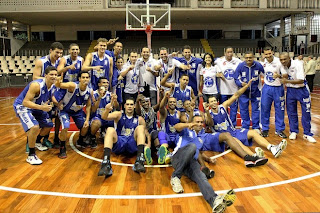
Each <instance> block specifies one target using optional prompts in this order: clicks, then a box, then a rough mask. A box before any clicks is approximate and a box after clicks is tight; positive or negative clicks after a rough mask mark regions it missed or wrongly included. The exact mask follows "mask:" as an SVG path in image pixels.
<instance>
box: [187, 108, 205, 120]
mask: <svg viewBox="0 0 320 213" xmlns="http://www.w3.org/2000/svg"><path fill="white" fill-rule="evenodd" d="M185 115H186V118H187V121H188V120H189V118H190V115H189V114H188V113H187V112H186V113H185ZM194 116H201V112H200V110H199V109H194V110H193V117H194Z"/></svg>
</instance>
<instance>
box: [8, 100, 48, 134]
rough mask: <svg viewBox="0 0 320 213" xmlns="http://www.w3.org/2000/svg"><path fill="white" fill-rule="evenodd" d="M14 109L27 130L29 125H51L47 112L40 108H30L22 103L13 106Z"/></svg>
mask: <svg viewBox="0 0 320 213" xmlns="http://www.w3.org/2000/svg"><path fill="white" fill-rule="evenodd" d="M14 111H15V112H16V115H17V117H18V118H19V119H20V122H21V123H22V127H23V129H24V131H25V132H27V131H28V130H29V129H30V128H31V127H33V126H36V125H39V127H40V128H44V127H51V128H52V127H53V123H52V121H51V119H50V117H49V114H48V113H47V112H45V111H41V110H32V109H30V108H27V107H25V106H23V105H20V104H19V105H17V106H14Z"/></svg>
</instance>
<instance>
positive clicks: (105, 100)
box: [93, 91, 111, 119]
mask: <svg viewBox="0 0 320 213" xmlns="http://www.w3.org/2000/svg"><path fill="white" fill-rule="evenodd" d="M93 97H94V98H95V100H97V99H98V98H99V92H98V91H94V92H93ZM110 102H111V93H110V92H109V91H106V94H105V95H104V96H103V97H102V98H101V100H100V103H99V106H98V108H97V111H96V112H95V115H94V116H97V117H99V118H100V119H101V116H102V114H103V112H104V110H105V108H106V105H107V104H108V103H110Z"/></svg>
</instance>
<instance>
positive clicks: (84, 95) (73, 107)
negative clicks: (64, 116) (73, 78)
mask: <svg viewBox="0 0 320 213" xmlns="http://www.w3.org/2000/svg"><path fill="white" fill-rule="evenodd" d="M74 83H75V84H76V88H75V89H74V91H73V92H69V91H68V90H66V89H59V90H58V91H57V92H56V93H55V94H54V96H55V98H56V99H57V101H58V102H60V100H61V99H62V104H63V110H62V111H65V112H71V113H74V112H78V111H79V110H82V109H83V107H84V106H85V105H86V104H87V101H88V100H89V98H90V96H91V89H90V87H89V86H87V87H86V89H85V90H84V91H81V90H80V88H79V82H74Z"/></svg>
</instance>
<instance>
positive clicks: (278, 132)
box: [275, 131, 287, 138]
mask: <svg viewBox="0 0 320 213" xmlns="http://www.w3.org/2000/svg"><path fill="white" fill-rule="evenodd" d="M275 134H276V135H278V136H279V137H281V138H287V135H286V134H284V132H283V131H276V132H275Z"/></svg>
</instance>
